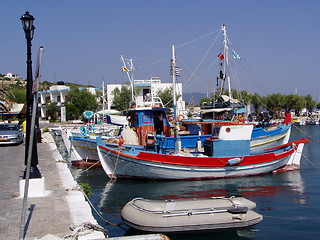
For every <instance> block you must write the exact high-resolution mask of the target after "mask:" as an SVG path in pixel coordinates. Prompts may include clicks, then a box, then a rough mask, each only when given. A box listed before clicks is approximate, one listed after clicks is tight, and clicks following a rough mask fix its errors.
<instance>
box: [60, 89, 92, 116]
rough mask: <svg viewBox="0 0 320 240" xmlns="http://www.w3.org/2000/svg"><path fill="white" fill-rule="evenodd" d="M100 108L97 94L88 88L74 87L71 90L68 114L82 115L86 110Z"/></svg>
mask: <svg viewBox="0 0 320 240" xmlns="http://www.w3.org/2000/svg"><path fill="white" fill-rule="evenodd" d="M97 108H98V103H97V100H96V96H95V95H93V94H91V93H90V92H89V91H88V90H87V89H78V88H73V89H71V91H70V101H69V103H68V104H66V110H67V114H68V115H69V116H73V117H78V118H79V117H80V116H81V114H82V113H83V112H85V111H93V112H95V111H96V110H97Z"/></svg>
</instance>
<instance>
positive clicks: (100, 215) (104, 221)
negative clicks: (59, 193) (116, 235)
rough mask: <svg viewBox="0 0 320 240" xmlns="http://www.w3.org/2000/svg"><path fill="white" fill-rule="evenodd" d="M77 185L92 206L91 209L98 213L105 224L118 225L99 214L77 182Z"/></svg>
mask: <svg viewBox="0 0 320 240" xmlns="http://www.w3.org/2000/svg"><path fill="white" fill-rule="evenodd" d="M78 187H79V188H80V191H81V192H82V194H83V195H84V197H85V198H86V199H87V201H88V203H89V205H90V206H91V207H92V209H93V210H94V211H95V212H96V213H97V214H98V216H99V217H100V218H101V219H102V220H103V221H104V222H106V223H107V224H109V225H113V226H118V225H119V224H118V223H112V222H109V221H108V220H106V219H105V218H104V217H103V216H102V215H101V214H100V212H99V211H98V210H97V209H96V208H95V206H94V205H93V204H92V202H91V201H90V199H89V197H88V196H87V194H86V193H85V192H84V190H83V188H82V187H81V186H80V185H79V184H78Z"/></svg>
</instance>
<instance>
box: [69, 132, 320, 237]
mask: <svg viewBox="0 0 320 240" xmlns="http://www.w3.org/2000/svg"><path fill="white" fill-rule="evenodd" d="M299 129H300V130H298V129H297V128H296V127H294V126H293V127H292V133H291V140H296V139H300V138H301V137H306V136H309V137H310V136H311V137H312V138H314V139H315V140H311V141H310V143H308V144H306V145H305V148H304V152H303V157H302V159H301V169H300V170H299V171H292V172H286V173H277V174H267V175H262V176H255V177H242V178H233V179H217V180H208V181H145V180H116V181H114V182H110V179H109V178H108V177H107V176H106V174H105V173H104V171H103V170H102V168H92V169H90V170H88V171H83V170H80V169H72V172H73V175H74V176H75V178H76V180H77V181H78V182H81V183H88V184H90V186H91V187H92V195H91V196H90V201H91V202H92V204H93V205H94V206H95V208H96V209H97V210H98V212H99V214H101V217H102V218H103V219H104V220H103V219H102V218H101V217H100V216H99V215H98V214H97V213H95V212H94V211H93V214H94V217H95V218H96V219H97V221H98V222H99V224H100V225H101V226H103V227H105V228H106V229H107V230H108V234H109V237H116V236H124V235H131V234H136V232H134V231H132V230H129V229H128V227H127V226H125V225H124V224H123V223H122V221H121V216H120V212H121V208H122V207H123V206H124V205H125V204H126V203H127V202H128V201H130V200H131V199H133V198H135V197H143V198H150V199H177V198H202V197H212V196H243V197H245V198H248V199H250V200H252V201H254V202H256V204H257V207H256V209H255V211H256V212H259V213H261V214H262V215H263V216H264V219H263V221H262V222H260V223H259V224H257V225H255V226H253V227H250V228H248V229H243V230H238V231H235V230H230V231H220V232H206V233H196V234H177V235H168V236H169V237H170V239H213V238H216V239H224V240H228V239H257V240H267V239H268V240H269V239H290V240H294V239H299V240H300V239H304V240H307V239H318V238H319V237H320V230H319V228H318V224H319V222H320V194H319V192H320V142H319V140H320V127H319V126H306V127H302V126H299ZM106 221H108V222H111V223H113V224H116V225H110V224H107V223H106Z"/></svg>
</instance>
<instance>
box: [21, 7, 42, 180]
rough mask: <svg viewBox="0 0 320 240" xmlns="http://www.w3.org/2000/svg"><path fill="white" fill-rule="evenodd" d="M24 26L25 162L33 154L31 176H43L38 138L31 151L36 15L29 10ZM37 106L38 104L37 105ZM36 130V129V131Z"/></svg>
mask: <svg viewBox="0 0 320 240" xmlns="http://www.w3.org/2000/svg"><path fill="white" fill-rule="evenodd" d="M20 20H21V22H22V26H23V30H24V33H25V37H26V40H27V111H26V121H27V125H26V126H27V128H26V148H25V162H24V164H25V165H26V166H27V163H28V155H29V154H31V167H30V178H41V174H40V171H39V169H38V167H37V165H38V151H37V139H36V137H33V142H32V148H31V150H30V152H29V145H30V136H31V127H33V128H34V127H35V126H31V120H32V108H33V93H32V83H33V77H32V59H31V46H32V44H31V40H32V39H33V34H34V29H35V27H34V26H33V21H34V17H33V16H32V15H30V14H29V12H28V11H27V12H25V14H23V15H22V16H21V18H20ZM35 107H37V106H35ZM35 132H36V131H34V133H35ZM26 172H27V169H26V170H25V172H24V175H23V178H24V179H25V178H26Z"/></svg>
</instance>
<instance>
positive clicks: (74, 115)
mask: <svg viewBox="0 0 320 240" xmlns="http://www.w3.org/2000/svg"><path fill="white" fill-rule="evenodd" d="M65 107H66V118H67V119H68V120H76V119H79V118H80V116H81V112H80V111H79V110H78V109H77V108H76V107H75V106H74V104H73V103H72V102H68V103H66V104H65Z"/></svg>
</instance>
